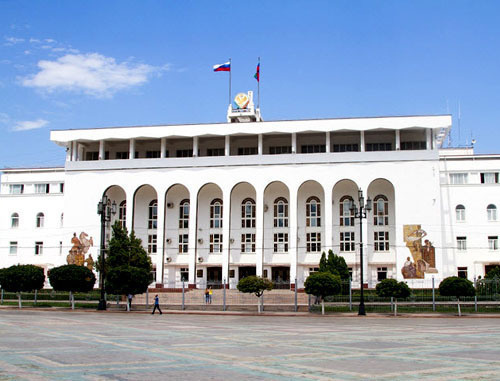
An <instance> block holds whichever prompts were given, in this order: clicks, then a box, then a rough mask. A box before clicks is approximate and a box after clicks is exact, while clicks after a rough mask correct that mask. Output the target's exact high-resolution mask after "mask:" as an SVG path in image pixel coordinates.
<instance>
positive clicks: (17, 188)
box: [9, 184, 24, 194]
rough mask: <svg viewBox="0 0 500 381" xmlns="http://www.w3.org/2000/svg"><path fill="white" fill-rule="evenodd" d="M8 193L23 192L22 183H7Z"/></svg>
mask: <svg viewBox="0 0 500 381" xmlns="http://www.w3.org/2000/svg"><path fill="white" fill-rule="evenodd" d="M9 193H10V194H23V193H24V184H10V185H9Z"/></svg>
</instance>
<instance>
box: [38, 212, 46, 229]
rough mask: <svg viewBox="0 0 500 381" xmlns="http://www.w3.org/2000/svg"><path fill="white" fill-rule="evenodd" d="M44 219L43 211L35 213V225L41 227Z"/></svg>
mask: <svg viewBox="0 0 500 381" xmlns="http://www.w3.org/2000/svg"><path fill="white" fill-rule="evenodd" d="M44 220H45V216H44V215H43V213H38V214H37V215H36V227H37V228H43V223H44Z"/></svg>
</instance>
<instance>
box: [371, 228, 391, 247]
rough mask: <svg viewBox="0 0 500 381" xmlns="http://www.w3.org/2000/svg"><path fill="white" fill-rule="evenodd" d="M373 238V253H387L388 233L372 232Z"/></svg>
mask: <svg viewBox="0 0 500 381" xmlns="http://www.w3.org/2000/svg"><path fill="white" fill-rule="evenodd" d="M373 236H374V238H373V239H374V240H373V245H374V248H375V251H389V232H374V233H373Z"/></svg>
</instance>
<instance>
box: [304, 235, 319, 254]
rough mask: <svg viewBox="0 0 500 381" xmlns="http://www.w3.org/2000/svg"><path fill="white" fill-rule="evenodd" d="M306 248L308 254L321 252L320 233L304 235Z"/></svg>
mask: <svg viewBox="0 0 500 381" xmlns="http://www.w3.org/2000/svg"><path fill="white" fill-rule="evenodd" d="M306 246H307V247H306V249H307V252H308V253H316V252H319V251H321V233H306Z"/></svg>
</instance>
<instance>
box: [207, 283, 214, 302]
mask: <svg viewBox="0 0 500 381" xmlns="http://www.w3.org/2000/svg"><path fill="white" fill-rule="evenodd" d="M212 294H213V290H212V287H209V288H208V303H209V304H212Z"/></svg>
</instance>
